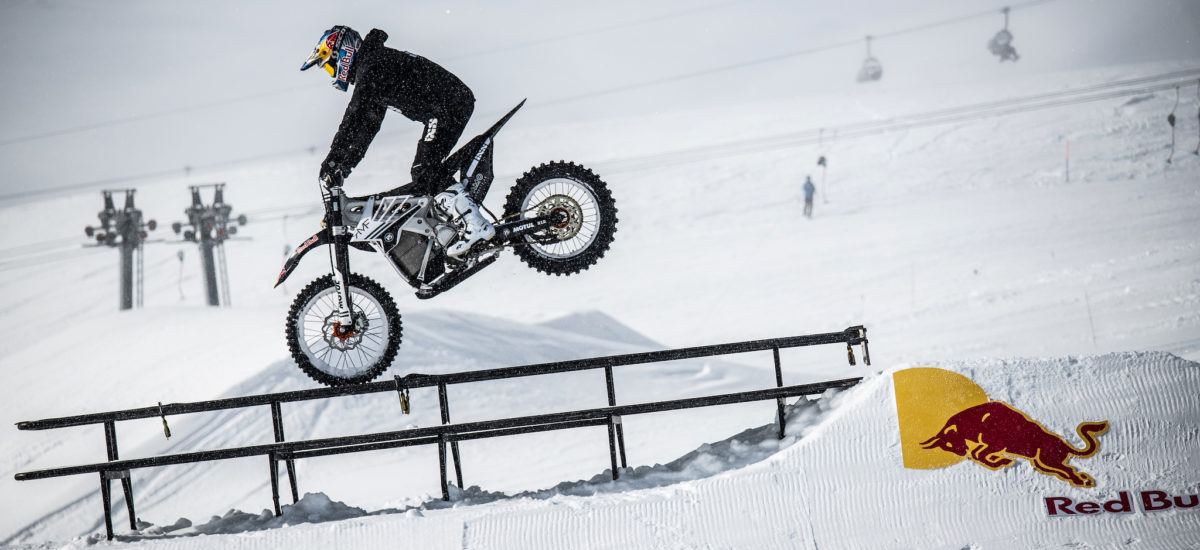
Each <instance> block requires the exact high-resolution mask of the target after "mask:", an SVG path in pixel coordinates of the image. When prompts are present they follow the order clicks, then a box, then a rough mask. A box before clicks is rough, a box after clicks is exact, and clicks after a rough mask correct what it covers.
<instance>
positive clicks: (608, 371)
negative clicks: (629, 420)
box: [604, 365, 629, 468]
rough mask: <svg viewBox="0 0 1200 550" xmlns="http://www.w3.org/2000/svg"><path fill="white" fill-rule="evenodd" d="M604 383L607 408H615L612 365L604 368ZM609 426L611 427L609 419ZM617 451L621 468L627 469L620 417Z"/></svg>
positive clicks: (618, 419) (627, 463) (615, 394)
mask: <svg viewBox="0 0 1200 550" xmlns="http://www.w3.org/2000/svg"><path fill="white" fill-rule="evenodd" d="M604 381H605V383H606V384H607V385H608V406H610V407H615V406H617V388H616V384H614V383H613V370H612V365H608V366H606V367H604ZM609 425H610V426H611V425H612V422H611V419H610V421H609ZM610 429H611V428H610ZM610 438H611V436H610ZM617 451H618V452H619V453H620V454H621V467H622V468H628V467H629V462H627V461H626V460H625V424H624V423H622V422H621V419H620V417H617Z"/></svg>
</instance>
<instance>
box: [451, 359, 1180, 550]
mask: <svg viewBox="0 0 1200 550" xmlns="http://www.w3.org/2000/svg"><path fill="white" fill-rule="evenodd" d="M1198 396H1200V365H1198V364H1196V363H1193V362H1190V361H1186V360H1183V359H1180V358H1178V357H1175V356H1172V355H1169V354H1161V353H1129V354H1114V355H1104V356H1099V357H1088V358H1063V359H1037V360H1009V361H978V362H970V363H962V364H944V363H943V364H937V365H921V366H920V367H915V366H914V367H908V366H904V367H898V368H895V369H891V370H889V371H887V372H885V373H883V374H881V375H879V376H876V377H874V378H872V379H870V380H868V381H864V383H863V384H862V385H861V386H860V387H858V388H856V389H854V390H851V391H849V392H847V393H846V394H844V395H843V396H841V397H840V398H841V399H842V400H843V401H842V403H841V404H840V406H839V407H838V408H837V409H835V410H834V411H833V412H831V413H830V415H829V416H828V417H827V418H826V420H825V421H824V422H822V423H820V424H819V425H817V426H814V427H813V428H811V431H810V433H808V434H807V435H806V437H804V438H803V439H802V440H801V441H800V442H799V443H798V444H796V445H795V446H793V447H791V448H789V449H787V450H785V451H783V452H781V453H780V454H778V455H776V456H774V457H772V458H770V459H768V460H766V461H764V462H762V463H759V464H756V465H754V466H751V467H748V468H745V469H742V470H736V471H732V472H729V473H727V474H724V475H721V476H717V477H713V478H709V479H704V480H698V481H695V482H690V483H685V484H681V485H679V486H675V487H672V488H669V489H667V488H664V489H661V490H655V491H646V492H641V493H640V494H638V497H639V498H631V497H633V496H634V495H633V494H627V495H625V497H624V498H622V499H619V500H614V499H604V500H601V501H598V502H593V503H587V504H581V505H580V506H553V507H541V508H537V509H532V510H525V511H513V512H510V513H504V514H495V515H488V516H485V517H481V518H478V519H475V520H474V521H470V522H469V523H470V525H469V528H468V529H465V531H464V533H465V539H466V540H465V541H464V542H468V543H469V544H468V547H471V548H476V547H479V548H490V547H528V548H533V547H537V548H550V547H564V545H570V544H572V543H573V544H578V543H579V542H580V541H589V546H593V547H611V548H617V547H620V548H667V547H714V548H717V547H739V548H743V547H744V548H751V547H753V548H769V547H771V548H813V549H816V548H820V549H822V550H825V549H829V548H1014V547H1020V548H1030V547H1046V546H1064V545H1084V546H1087V547H1110V546H1111V547H1118V546H1119V547H1127V546H1128V545H1138V544H1144V545H1146V547H1154V548H1184V547H1187V548H1194V547H1200V506H1197V498H1198V497H1197V492H1198V489H1200V475H1198V472H1200V397H1198ZM898 411H899V413H898ZM1105 423H1106V424H1105ZM1102 428H1106V429H1102ZM1088 440H1091V441H1093V442H1094V444H1092V445H1088ZM951 447H953V449H952V448H951ZM1089 447H1090V448H1089ZM957 450H962V451H963V454H962V455H959V454H958V452H957ZM1089 454H1090V456H1087V455H1089ZM906 465H907V467H906ZM633 520H636V521H633ZM572 541H574V542H572Z"/></svg>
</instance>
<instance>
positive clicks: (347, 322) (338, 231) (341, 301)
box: [321, 186, 354, 327]
mask: <svg viewBox="0 0 1200 550" xmlns="http://www.w3.org/2000/svg"><path fill="white" fill-rule="evenodd" d="M321 195H322V198H324V199H325V226H326V227H328V228H329V233H330V234H331V235H332V236H333V245H332V249H333V254H332V256H331V257H330V262H331V264H332V265H331V266H330V267H332V268H333V286H334V290H335V291H336V292H337V301H338V304H337V306H338V307H337V316H338V324H339V325H341V326H343V327H353V326H354V318H353V316H352V315H351V311H350V306H351V304H353V302H351V301H350V232H349V230H348V228H347V227H346V226H345V225H342V199H343V198H344V197H345V193H343V192H342V188H341V187H340V186H334V187H329V188H326V189H324V190H323V191H322V193H321Z"/></svg>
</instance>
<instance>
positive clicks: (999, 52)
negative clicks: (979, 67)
mask: <svg viewBox="0 0 1200 550" xmlns="http://www.w3.org/2000/svg"><path fill="white" fill-rule="evenodd" d="M1000 11H1001V12H1003V13H1004V28H1003V29H1000V32H997V33H996V36H993V37H992V39H991V40H990V41H989V42H988V49H989V50H991V52H992V55H995V56H997V57H999V58H1000V62H1001V63H1003V62H1005V61H1014V62H1015V61H1017V60H1018V59H1020V58H1021V56H1019V55H1017V50H1016V48H1013V46H1012V41H1013V35H1012V33H1011V32H1009V31H1008V11H1009V8H1008V7H1005V8H1004V9H1002V10H1000Z"/></svg>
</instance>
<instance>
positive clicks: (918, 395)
mask: <svg viewBox="0 0 1200 550" xmlns="http://www.w3.org/2000/svg"><path fill="white" fill-rule="evenodd" d="M892 387H893V388H894V389H895V391H896V419H897V420H898V421H899V424H900V452H901V454H902V455H903V458H904V467H905V468H915V469H920V470H932V469H934V468H944V467H946V466H949V465H951V464H956V463H958V462H962V461H963V460H966V458H965V457H961V456H958V455H956V454H954V453H948V452H946V451H943V450H939V449H922V448H921V443H923V442H925V441H927V440H928V439H929V438H931V437H933V436H935V435H937V434H938V432H939V431H941V429H942V427H943V426H945V425H946V421H947V420H948V419H949V418H950V417H951V416H954V415H955V414H957V413H959V412H962V411H963V410H965V409H968V408H970V407H974V406H976V405H982V404H984V403H987V402H988V396H987V392H984V391H983V388H980V387H979V386H978V385H977V384H975V382H973V381H971V379H970V378H967V377H966V376H963V375H961V374H958V373H957V372H951V371H948V370H943V369H935V368H932V367H917V368H911V369H904V370H902V371H897V372H896V373H894V374H892Z"/></svg>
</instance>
